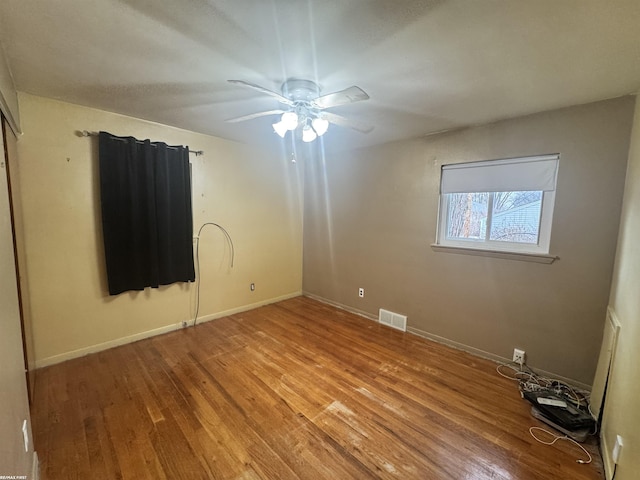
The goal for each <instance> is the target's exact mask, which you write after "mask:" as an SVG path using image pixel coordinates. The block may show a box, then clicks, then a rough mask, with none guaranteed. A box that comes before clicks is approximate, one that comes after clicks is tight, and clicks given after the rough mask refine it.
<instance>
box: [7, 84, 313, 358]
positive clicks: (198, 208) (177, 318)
mask: <svg viewBox="0 0 640 480" xmlns="http://www.w3.org/2000/svg"><path fill="white" fill-rule="evenodd" d="M19 101H20V114H21V119H22V129H23V132H24V135H23V136H22V137H21V138H20V140H19V142H18V148H19V155H20V162H21V171H20V174H21V187H22V200H23V202H22V205H23V212H24V224H25V244H26V253H27V268H28V274H29V280H30V290H31V313H32V317H33V332H34V343H35V355H36V360H37V364H38V365H46V364H50V363H55V362H57V361H61V360H64V359H66V358H70V357H72V356H77V355H81V354H84V353H88V352H90V351H94V350H98V349H101V348H106V347H108V346H112V345H115V344H118V343H123V342H126V341H131V340H134V339H136V338H140V337H143V336H145V335H148V334H150V333H158V332H161V331H164V330H167V329H172V328H174V327H175V326H176V325H178V324H179V323H180V322H182V321H184V320H189V319H191V318H193V315H194V313H195V288H194V285H190V284H174V285H171V286H165V287H161V288H159V289H146V290H145V291H143V292H135V293H124V294H121V295H118V296H115V297H110V296H109V295H108V293H107V286H106V276H105V267H104V258H103V256H104V252H103V247H102V238H101V224H100V214H99V208H100V204H99V188H98V187H99V184H98V173H97V160H98V159H97V138H95V137H91V138H84V137H79V136H78V135H77V134H76V131H78V130H90V131H98V130H106V131H109V132H111V133H113V134H115V135H122V136H125V135H131V136H135V137H137V138H141V139H144V138H150V139H151V140H159V141H164V142H166V143H169V144H181V145H188V146H189V147H190V148H191V149H193V150H204V152H205V155H204V156H201V157H196V156H193V155H192V156H191V160H192V170H193V211H194V229H195V230H196V231H197V229H198V228H199V227H200V225H201V224H202V223H204V222H216V223H219V224H221V225H222V226H224V227H225V228H226V229H227V230H228V231H229V233H230V234H231V236H232V238H233V241H234V243H235V249H236V258H235V266H234V268H233V269H231V268H230V267H229V248H228V247H226V245H225V241H224V237H223V236H222V234H221V233H220V232H219V231H218V230H217V229H212V228H210V227H207V229H205V230H204V231H203V234H202V238H201V241H200V261H201V275H200V278H201V280H202V284H201V289H200V293H201V300H200V310H199V317H200V318H205V319H206V318H213V317H215V316H219V315H221V314H222V313H224V312H232V311H237V310H242V309H246V308H249V307H251V306H255V305H259V304H262V303H267V302H270V301H274V300H276V299H279V298H282V297H287V296H292V295H296V294H299V293H300V290H301V277H302V265H301V258H302V219H301V214H302V211H301V194H300V193H299V183H300V182H299V181H298V174H299V173H298V170H297V169H296V165H295V164H291V163H289V162H286V161H285V160H284V159H283V158H280V156H279V155H277V154H275V153H269V152H265V151H262V150H258V149H255V148H250V147H247V146H244V145H241V144H237V143H233V142H229V141H226V140H222V139H219V138H214V137H210V136H206V135H201V134H196V133H193V132H187V131H184V130H179V129H175V128H171V127H167V126H163V125H158V124H153V123H149V122H146V121H142V120H138V119H134V118H130V117H125V116H121V115H116V114H112V113H107V112H104V111H99V110H94V109H90V108H85V107H80V106H76V105H71V104H66V103H62V102H58V101H55V100H51V99H44V98H40V97H35V96H31V95H26V94H20V95H19ZM194 233H195V232H194ZM251 282H254V283H255V284H256V290H255V292H251V291H250V290H249V285H250V283H251Z"/></svg>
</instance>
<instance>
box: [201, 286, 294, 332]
mask: <svg viewBox="0 0 640 480" xmlns="http://www.w3.org/2000/svg"><path fill="white" fill-rule="evenodd" d="M301 295H302V292H301V291H297V292H292V293H288V294H286V295H282V296H280V297H275V298H270V299H268V300H262V301H260V302H255V303H250V304H248V305H242V306H241V307H236V308H230V309H229V310H224V311H222V312H217V313H212V314H210V315H204V316H202V317H198V320H197V323H203V322H210V321H211V320H216V319H218V318H222V317H228V316H229V315H235V314H236V313H241V312H246V311H248V310H253V309H254V308H259V307H263V306H265V305H270V304H272V303H277V302H282V301H283V300H289V299H290V298H295V297H299V296H301ZM189 325H193V319H192V320H190V321H189Z"/></svg>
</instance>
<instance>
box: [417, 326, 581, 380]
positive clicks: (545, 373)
mask: <svg viewBox="0 0 640 480" xmlns="http://www.w3.org/2000/svg"><path fill="white" fill-rule="evenodd" d="M407 332H410V333H413V334H414V335H417V336H419V337H423V338H426V339H427V340H432V341H434V342H436V343H440V344H442V345H447V346H448V347H452V348H455V349H457V350H462V351H465V352H467V353H470V354H472V355H475V356H476V357H480V358H484V359H486V360H491V361H493V362H496V363H513V362H512V361H511V359H510V358H506V357H501V356H500V355H496V354H493V353H490V352H486V351H484V350H480V349H479V348H475V347H470V346H469V345H465V344H464V343H458V342H455V341H453V340H449V339H448V338H444V337H441V336H439V335H435V334H433V333H429V332H425V331H423V330H419V329H417V328H414V327H407ZM531 368H532V369H534V370H535V372H536V373H537V374H539V375H542V376H544V377H550V378H554V379H557V380H560V381H562V382H564V383H568V384H569V385H572V386H574V387H578V388H580V389H581V390H586V391H589V392H590V391H591V385H587V384H586V383H582V382H579V381H577V380H574V379H573V378H568V377H563V376H562V375H558V374H557V373H554V372H548V371H546V370H541V369H539V368H535V367H531Z"/></svg>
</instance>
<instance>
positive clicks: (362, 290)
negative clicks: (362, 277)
mask: <svg viewBox="0 0 640 480" xmlns="http://www.w3.org/2000/svg"><path fill="white" fill-rule="evenodd" d="M358 296H359V297H360V298H364V288H359V289H358Z"/></svg>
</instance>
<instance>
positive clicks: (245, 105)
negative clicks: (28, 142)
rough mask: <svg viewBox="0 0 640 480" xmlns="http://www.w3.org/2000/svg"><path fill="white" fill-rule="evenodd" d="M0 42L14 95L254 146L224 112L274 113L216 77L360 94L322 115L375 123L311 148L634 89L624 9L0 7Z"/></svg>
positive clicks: (264, 126)
mask: <svg viewBox="0 0 640 480" xmlns="http://www.w3.org/2000/svg"><path fill="white" fill-rule="evenodd" d="M0 41H1V42H2V45H3V48H4V50H5V54H6V57H7V60H8V63H9V66H10V69H11V71H12V74H13V77H14V82H15V84H16V88H17V89H18V90H20V91H24V92H28V93H32V94H36V95H41V96H45V97H51V98H56V99H60V100H64V101H67V102H71V103H76V104H80V105H87V106H91V107H95V108H99V109H103V110H108V111H112V112H118V113H122V114H125V115H130V116H133V117H138V118H143V119H148V120H152V121H155V122H159V123H163V124H167V125H173V126H176V127H181V128H184V129H188V130H192V131H196V132H202V133H206V134H210V135H215V136H219V137H223V138H227V139H232V140H238V141H243V142H248V143H254V142H255V143H259V144H264V145H266V146H269V145H278V142H280V141H281V140H280V139H279V137H277V136H276V135H275V134H273V131H272V129H271V125H270V124H271V123H272V122H273V121H275V120H276V118H274V117H264V118H260V119H255V120H250V121H247V122H242V123H235V124H230V123H226V122H225V119H228V118H232V117H236V116H240V115H245V114H249V113H253V112H256V111H261V110H271V109H274V108H279V104H278V103H277V101H276V100H275V99H273V98H271V97H268V96H265V95H261V94H260V93H258V92H256V91H254V90H250V89H243V88H241V87H238V86H235V85H232V84H229V83H227V81H226V80H227V79H241V80H245V81H249V82H253V83H257V84H260V85H262V86H264V87H266V88H269V89H271V90H275V91H279V89H280V85H281V83H282V82H283V81H284V80H285V79H287V78H290V77H296V78H308V79H312V80H315V81H316V82H317V83H318V84H319V85H320V87H321V89H322V92H323V93H330V92H332V91H336V90H341V89H343V88H346V87H348V86H351V85H354V84H355V85H358V86H360V87H361V88H362V89H364V90H365V91H366V92H367V93H368V94H369V95H370V97H371V99H370V100H368V101H363V102H359V103H356V104H353V105H348V106H343V107H336V108H334V109H332V111H333V112H335V113H339V114H342V115H345V116H347V117H350V118H353V119H356V120H359V121H362V122H365V123H369V124H371V125H373V126H374V127H375V129H374V130H373V132H371V133H369V134H363V133H359V132H356V131H352V130H348V129H344V128H342V127H338V126H332V127H330V129H329V132H328V133H327V134H326V135H325V137H324V140H325V145H326V147H327V148H333V147H336V148H344V147H359V146H364V145H374V144H379V143H383V142H387V141H391V140H397V139H402V138H409V137H416V136H420V135H425V134H428V133H432V132H437V131H441V130H448V129H453V128H460V127H464V126H468V125H474V124H481V123H487V122H491V121H494V120H498V119H502V118H509V117H515V116H520V115H523V114H528V113H533V112H539V111H544V110H550V109H555V108H559V107H564V106H569V105H575V104H582V103H588V102H591V101H595V100H600V99H605V98H611V97H616V96H620V95H625V94H629V93H636V92H638V90H640V1H638V0H607V1H603V0H529V1H525V0H422V1H420V0H406V1H405V0H173V1H169V0H166V1H157V0H156V1H154V0H83V1H81V2H79V1H77V0H56V1H50V0H39V1H38V0H33V1H25V0H2V2H0ZM83 128H86V126H83V125H78V129H83Z"/></svg>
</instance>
